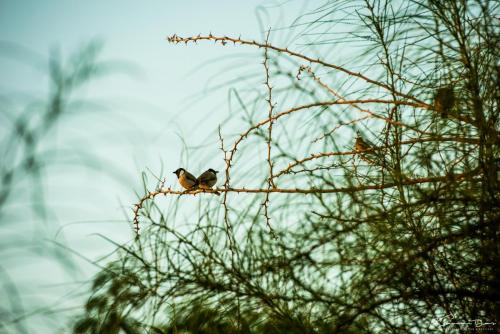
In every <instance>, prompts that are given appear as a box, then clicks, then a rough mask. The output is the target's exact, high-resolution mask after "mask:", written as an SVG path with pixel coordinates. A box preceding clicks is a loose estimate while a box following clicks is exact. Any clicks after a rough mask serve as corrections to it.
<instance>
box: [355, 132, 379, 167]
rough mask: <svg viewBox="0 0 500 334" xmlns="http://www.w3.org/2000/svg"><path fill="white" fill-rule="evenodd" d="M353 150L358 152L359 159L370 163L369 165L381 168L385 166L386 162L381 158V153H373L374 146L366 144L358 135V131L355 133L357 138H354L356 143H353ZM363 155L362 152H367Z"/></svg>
mask: <svg viewBox="0 0 500 334" xmlns="http://www.w3.org/2000/svg"><path fill="white" fill-rule="evenodd" d="M354 149H355V150H356V151H357V152H360V153H359V154H360V156H361V159H363V160H365V161H367V162H369V163H371V164H374V165H376V164H382V165H383V166H387V160H386V159H385V157H384V156H383V154H382V153H381V152H375V151H373V149H374V145H373V144H372V143H370V142H367V141H366V140H365V139H363V137H361V135H360V134H359V131H358V132H357V137H356V142H355V143H354ZM368 150H370V152H366V153H363V151H368Z"/></svg>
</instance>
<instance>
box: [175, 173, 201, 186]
mask: <svg viewBox="0 0 500 334" xmlns="http://www.w3.org/2000/svg"><path fill="white" fill-rule="evenodd" d="M174 174H175V175H177V179H178V180H179V184H180V185H181V186H182V187H183V188H184V189H186V190H194V189H196V188H197V187H198V180H197V179H196V177H195V176H194V175H193V174H191V173H190V172H188V171H187V170H185V169H184V168H177V170H176V171H175V172H174Z"/></svg>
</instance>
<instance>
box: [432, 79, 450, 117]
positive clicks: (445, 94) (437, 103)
mask: <svg viewBox="0 0 500 334" xmlns="http://www.w3.org/2000/svg"><path fill="white" fill-rule="evenodd" d="M454 104H455V92H453V88H452V87H449V86H448V87H441V88H438V89H437V90H436V94H435V95H434V110H436V111H437V112H438V113H440V114H441V116H442V117H446V116H447V115H448V112H449V111H450V110H451V109H452V108H453V105H454Z"/></svg>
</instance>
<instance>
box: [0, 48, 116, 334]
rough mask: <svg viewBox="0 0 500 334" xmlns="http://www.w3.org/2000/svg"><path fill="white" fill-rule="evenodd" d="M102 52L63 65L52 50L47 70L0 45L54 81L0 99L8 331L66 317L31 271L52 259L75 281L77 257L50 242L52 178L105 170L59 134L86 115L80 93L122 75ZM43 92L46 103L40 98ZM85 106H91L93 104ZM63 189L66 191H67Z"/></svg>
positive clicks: (2, 270) (83, 51) (28, 55)
mask: <svg viewBox="0 0 500 334" xmlns="http://www.w3.org/2000/svg"><path fill="white" fill-rule="evenodd" d="M102 46H103V43H102V42H100V41H97V40H96V41H92V42H90V43H88V44H86V45H84V46H82V47H81V48H80V49H79V50H77V51H76V52H75V53H73V54H72V55H70V56H69V57H67V58H65V59H63V57H62V56H61V53H60V51H59V49H58V48H53V49H52V51H51V54H50V57H49V59H48V70H47V66H46V65H47V60H46V59H44V58H43V57H42V56H39V55H37V54H35V53H34V52H31V51H29V50H28V49H24V48H22V47H20V46H18V45H16V44H12V43H6V42H2V44H1V47H0V50H1V55H2V56H5V57H6V58H8V59H10V60H17V61H20V62H21V63H22V65H25V66H28V67H31V68H33V69H35V70H37V71H42V73H43V74H48V79H49V85H48V89H46V90H45V89H44V88H45V86H44V85H43V84H42V83H40V84H39V86H38V87H37V88H36V89H35V93H34V94H35V95H34V96H32V95H29V94H27V93H23V94H16V93H15V94H12V93H11V94H9V95H7V94H2V97H1V100H0V118H1V119H2V124H1V125H0V130H1V135H0V154H1V156H2V158H1V161H2V162H1V164H0V181H1V187H0V223H1V224H0V235H1V237H2V244H1V245H0V256H1V257H2V258H3V260H2V261H1V265H0V282H2V285H1V286H0V299H2V303H1V305H0V331H1V332H2V333H28V332H29V328H30V326H27V321H28V319H30V317H33V316H34V315H36V314H45V315H44V319H45V320H44V321H45V322H46V323H48V322H49V321H50V320H53V321H55V323H56V324H57V323H59V322H60V321H61V316H58V315H57V314H52V316H51V310H50V308H51V306H49V305H48V304H47V302H44V301H43V298H44V297H41V296H42V295H43V292H41V291H40V290H36V291H35V292H33V291H30V289H31V288H32V286H35V287H38V286H39V285H40V284H41V282H40V281H39V279H38V277H37V276H36V275H35V276H34V277H32V279H30V277H29V275H31V274H32V271H31V269H30V267H32V266H33V265H36V264H38V263H39V262H41V261H45V260H47V261H48V262H46V263H53V264H54V266H55V267H57V268H62V269H63V270H66V272H67V273H69V274H70V275H74V274H76V273H78V271H79V269H78V265H76V264H75V261H74V259H73V257H72V254H71V253H70V252H68V251H67V249H66V248H64V247H61V244H60V243H52V242H50V241H49V240H51V239H52V238H53V235H54V234H55V231H57V229H58V228H59V225H58V221H57V215H56V214H55V212H54V210H53V209H52V205H53V203H50V202H48V201H47V199H46V192H47V191H48V189H49V187H50V186H51V184H48V182H47V180H48V178H49V177H54V176H57V177H58V179H59V180H62V179H63V177H62V176H61V175H60V174H58V173H60V172H57V169H55V168H54V167H57V166H60V165H67V164H73V166H77V167H80V168H81V167H83V168H85V167H90V168H96V167H97V168H98V167H99V161H98V160H99V159H98V158H97V157H96V156H95V155H94V154H93V153H92V152H91V151H90V150H88V148H87V147H86V146H85V145H84V144H82V145H79V146H78V147H71V150H67V149H65V148H64V145H60V142H58V139H57V134H58V133H59V134H60V133H61V127H68V126H73V125H76V126H78V125H77V123H78V122H79V120H78V118H77V117H76V116H77V115H78V116H79V115H81V114H82V113H84V112H85V111H86V110H88V108H83V106H84V104H85V103H86V101H85V100H83V99H81V98H80V95H81V93H82V89H83V88H85V87H86V86H87V85H89V84H90V83H92V82H93V81H94V80H95V79H97V78H100V77H103V76H105V75H108V74H110V73H112V72H116V70H117V69H118V68H117V67H116V66H115V64H113V63H111V62H103V61H100V60H99V59H98V58H99V54H100V52H101V49H102ZM29 88H30V89H31V88H32V87H29ZM45 91H46V93H47V97H46V98H43V97H39V96H38V95H39V94H40V92H43V93H45ZM87 102H88V101H87ZM86 106H87V107H89V106H90V103H89V104H88V105H86ZM93 108H97V105H93ZM90 109H92V108H90ZM65 139H68V138H65ZM109 169H112V166H109ZM54 170H56V171H54ZM58 186H61V184H58ZM73 190H74V189H73ZM58 191H59V192H61V191H62V188H59V189H58ZM75 205H76V206H78V204H75ZM61 238H62V235H61V234H59V239H61ZM47 266H48V267H47V268H46V270H48V271H50V270H51V269H50V265H47ZM22 268H25V269H22ZM20 270H21V271H20ZM11 271H15V272H16V275H11V274H10V272H11ZM20 272H21V273H25V274H19V273H20ZM59 278H62V277H58V279H59ZM50 318H52V319H50ZM49 319H50V320H49ZM59 325H60V324H59ZM31 327H32V326H31Z"/></svg>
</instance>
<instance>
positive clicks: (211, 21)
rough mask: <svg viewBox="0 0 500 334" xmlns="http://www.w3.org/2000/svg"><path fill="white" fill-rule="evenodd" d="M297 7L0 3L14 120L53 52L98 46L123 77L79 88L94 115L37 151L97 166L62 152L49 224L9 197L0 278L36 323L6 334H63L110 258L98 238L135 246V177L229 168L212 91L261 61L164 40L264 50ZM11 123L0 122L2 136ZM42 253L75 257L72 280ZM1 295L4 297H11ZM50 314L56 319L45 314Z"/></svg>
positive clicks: (218, 95)
mask: <svg viewBox="0 0 500 334" xmlns="http://www.w3.org/2000/svg"><path fill="white" fill-rule="evenodd" d="M259 6H261V7H259ZM302 6H303V2H302V1H283V2H275V1H254V0H252V1H192V0H190V1H147V2H137V1H118V0H111V1H98V0H94V1H62V0H50V1H36V0H32V1H5V0H1V1H0V97H1V98H2V101H9V103H8V104H6V105H8V106H9V107H12V109H11V110H9V111H8V112H10V113H15V112H16V111H15V110H17V109H16V108H18V106H22V104H23V103H25V101H32V100H34V99H35V100H36V99H43V98H45V97H46V96H47V94H48V91H49V80H48V76H47V72H46V64H47V59H48V56H49V55H50V52H54V50H59V52H60V54H61V55H62V57H63V58H65V57H66V56H67V55H69V54H71V53H73V52H74V51H75V50H77V49H78V48H79V47H81V46H82V45H85V43H88V42H89V41H91V40H96V39H98V40H100V41H102V42H103V45H104V47H103V51H102V54H101V56H100V58H99V59H102V60H105V61H110V62H112V63H120V64H125V65H126V66H124V67H126V69H127V70H126V71H122V72H120V73H116V74H113V75H110V76H106V77H104V78H100V79H97V80H96V81H94V82H92V83H91V84H89V85H88V86H87V87H84V88H83V89H82V90H80V91H79V92H78V98H79V99H84V100H85V101H88V102H91V104H89V105H87V107H86V108H85V109H86V110H85V112H82V113H75V114H71V115H69V116H68V117H67V118H64V119H63V120H61V122H60V123H59V124H58V126H57V129H56V131H54V134H52V135H51V136H50V138H48V139H47V142H46V143H44V144H43V145H45V148H55V149H56V150H58V151H60V152H69V155H71V154H73V155H74V156H76V157H78V156H79V154H80V153H79V152H82V151H83V152H87V153H90V154H91V155H93V156H95V157H96V161H98V162H99V164H97V165H95V166H93V167H92V168H89V167H88V166H86V165H85V164H84V163H82V164H79V163H78V159H76V160H75V159H73V160H70V162H69V163H61V161H62V160H64V157H65V153H59V155H58V156H57V159H56V162H55V163H53V164H51V165H49V166H48V167H47V168H46V173H45V174H44V181H43V185H42V188H43V192H44V195H45V198H46V203H47V206H48V207H49V214H48V218H46V219H45V220H44V221H42V220H41V219H40V217H38V216H36V215H34V214H32V213H31V214H28V213H27V212H28V211H29V210H27V209H28V207H29V205H30V204H29V201H30V199H27V198H25V197H23V196H18V197H14V198H13V199H12V201H11V203H9V205H8V206H6V208H5V212H4V213H3V215H2V216H0V221H1V222H2V223H3V224H2V225H3V226H0V243H1V244H3V245H4V246H5V245H7V244H8V241H9V240H14V241H15V242H16V243H18V247H16V248H15V249H13V250H11V249H9V248H8V246H5V248H7V252H8V254H9V256H8V257H6V256H2V260H1V261H2V262H1V267H2V268H3V270H5V271H6V275H8V277H9V278H10V281H12V282H15V285H16V286H17V290H18V293H19V299H20V300H21V304H22V308H21V311H22V312H21V313H30V312H34V313H33V315H31V316H29V317H27V318H26V319H25V321H24V320H23V319H24V318H22V319H21V320H20V321H19V323H22V325H18V327H15V328H14V329H12V328H10V329H9V328H8V329H9V330H13V333H14V332H16V331H19V332H26V333H30V332H33V329H34V328H36V333H54V330H55V328H56V329H57V331H60V332H63V331H64V326H65V324H67V320H65V321H64V322H62V323H61V322H60V321H59V320H58V319H59V318H58V317H59V316H61V314H63V315H65V316H67V315H70V314H75V313H74V312H78V310H79V309H78V307H79V303H81V302H82V301H83V300H84V299H85V297H86V288H87V287H88V285H87V284H86V282H88V281H89V280H90V279H91V277H92V275H93V274H94V273H95V271H96V270H97V269H98V268H97V267H96V266H95V265H94V264H92V261H95V260H96V259H98V258H99V257H100V256H104V255H106V254H108V253H109V252H110V251H111V250H112V249H113V247H114V246H113V245H112V244H110V243H109V242H107V241H105V240H104V239H103V238H102V237H101V236H105V237H107V238H110V239H112V240H114V241H116V242H119V243H120V242H128V241H130V240H131V239H132V238H133V234H132V231H131V227H130V223H129V221H128V220H127V218H128V217H130V209H131V206H132V204H133V203H134V202H135V201H136V199H137V194H136V192H139V193H140V192H141V191H142V189H141V172H143V171H148V170H151V171H153V172H154V173H157V174H159V173H160V170H161V168H162V166H163V168H164V170H165V173H164V174H165V175H167V176H168V179H167V183H166V185H167V186H170V185H175V176H174V175H173V174H172V173H170V171H173V170H175V169H176V168H178V167H179V166H185V165H189V166H190V168H193V169H194V170H200V171H201V170H202V169H203V168H204V167H205V165H207V164H210V166H211V167H213V168H215V169H221V168H223V161H222V159H221V156H220V152H219V150H218V141H217V127H218V125H220V124H224V121H225V119H227V116H228V115H229V112H230V110H229V108H228V103H227V101H228V98H227V96H228V85H227V84H226V85H223V86H222V88H220V89H217V90H212V89H211V88H212V87H215V86H217V85H219V84H221V83H223V82H224V81H225V80H231V79H233V80H234V79H235V78H237V76H238V75H240V74H241V73H245V68H247V67H248V68H249V71H250V72H251V71H253V70H255V67H256V66H257V67H258V66H261V64H260V63H259V62H260V60H258V59H257V58H255V55H256V52H257V51H255V50H249V49H242V48H238V47H230V46H228V47H221V46H219V45H217V46H214V45H212V44H210V43H204V44H199V45H188V46H184V45H172V44H169V43H168V42H167V41H166V37H167V36H169V35H172V34H177V35H180V36H189V35H197V34H199V33H202V34H203V33H205V34H207V33H210V32H211V33H213V34H219V35H232V36H239V35H241V36H242V37H244V38H246V39H256V40H262V39H263V29H267V28H268V27H269V26H271V25H272V24H274V25H275V26H274V27H273V28H275V27H276V26H278V27H286V26H287V24H290V23H291V22H292V21H293V20H294V19H295V18H296V17H297V16H298V15H299V14H300V13H301V12H302V11H303V7H302ZM257 8H260V9H257ZM258 16H259V17H260V21H259V19H258ZM259 22H260V23H259ZM277 34H279V33H277ZM288 46H289V45H288ZM16 50H25V51H23V52H21V53H19V52H17V51H16ZM26 50H29V51H26ZM51 50H52V51H51ZM15 51H16V52H15ZM21 54H24V55H25V54H30V55H32V56H30V57H31V58H29V59H32V60H33V59H35V60H38V61H39V64H41V65H40V66H41V67H40V66H33V62H30V61H26V59H25V58H24V57H21V56H20V55H21ZM253 60H254V61H253ZM252 66H254V67H252ZM238 73H240V74H238ZM250 88H252V87H250ZM10 103H11V104H10ZM9 126H10V125H9V124H8V123H4V124H3V125H2V124H0V131H7V130H9ZM200 145H203V147H204V148H203V150H202V152H203V153H201V154H202V155H198V156H195V157H192V156H190V155H189V150H186V146H187V147H199V146H200ZM110 166H112V168H111V167H110ZM153 183H154V182H153ZM18 187H20V188H19V189H23V190H26V189H30V190H32V188H33V187H34V185H33V184H31V183H30V182H29V180H20V181H19V184H18ZM37 191H38V190H37ZM25 209H26V210H25ZM14 227H15V228H14ZM46 248H55V249H59V251H62V252H64V253H65V254H71V256H72V258H73V261H75V262H74V263H77V267H78V270H74V271H72V270H67V269H65V267H64V266H62V265H61V264H60V263H59V262H57V261H54V260H53V258H52V257H51V256H50V254H49V255H47V256H46V252H45V251H44V249H46ZM4 277H7V276H4ZM4 283H5V282H4ZM5 286H6V284H3V287H4V289H1V290H0V299H2V300H6V299H7V298H8V296H7V295H6V293H7V292H6V289H5ZM2 294H3V297H2ZM47 305H49V306H51V308H50V309H49V310H57V312H55V314H52V313H50V312H51V311H49V310H47V309H46V308H45V307H46V306H47ZM16 307H19V305H18V306H16ZM75 310H76V311H75ZM60 311H63V312H60ZM72 312H73V313H72ZM48 318H50V319H52V320H53V322H48V321H45V320H46V319H48ZM54 324H57V326H55V327H54ZM4 329H5V328H4ZM0 331H1V330H0Z"/></svg>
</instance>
